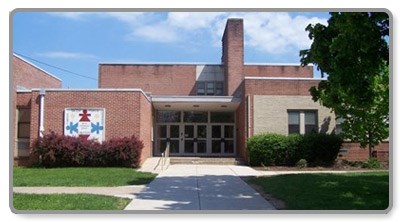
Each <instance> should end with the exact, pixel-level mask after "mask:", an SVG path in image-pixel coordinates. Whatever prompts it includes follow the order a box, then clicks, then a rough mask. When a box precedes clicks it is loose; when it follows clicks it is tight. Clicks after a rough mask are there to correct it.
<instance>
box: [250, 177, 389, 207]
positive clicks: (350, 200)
mask: <svg viewBox="0 0 400 222" xmlns="http://www.w3.org/2000/svg"><path fill="white" fill-rule="evenodd" d="M249 183H253V184H256V185H258V186H259V187H261V188H262V189H263V191H264V192H265V193H268V194H271V195H272V196H273V197H275V198H278V199H280V200H282V201H283V202H284V203H285V205H286V208H285V209H288V210H385V209H386V208H388V205H389V173H388V172H368V173H346V174H297V175H296V174H291V175H279V176H271V177H259V178H253V179H251V180H250V181H249Z"/></svg>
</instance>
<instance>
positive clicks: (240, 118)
mask: <svg viewBox="0 0 400 222" xmlns="http://www.w3.org/2000/svg"><path fill="white" fill-rule="evenodd" d="M246 112H247V111H246V100H245V99H244V98H243V99H242V102H241V103H240V105H239V107H238V108H237V110H236V154H237V156H238V157H239V158H241V159H243V160H244V161H245V162H246V163H247V150H246V140H247V129H246V121H247V120H246Z"/></svg>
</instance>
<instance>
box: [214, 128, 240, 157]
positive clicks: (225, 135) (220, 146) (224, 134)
mask: <svg viewBox="0 0 400 222" xmlns="http://www.w3.org/2000/svg"><path fill="white" fill-rule="evenodd" d="M234 128H235V127H234V125H232V124H219V125H212V126H211V153H212V154H214V155H232V154H233V153H234V152H235V149H234V147H235V144H234V142H235V141H234V138H235V136H234V133H235V131H234Z"/></svg>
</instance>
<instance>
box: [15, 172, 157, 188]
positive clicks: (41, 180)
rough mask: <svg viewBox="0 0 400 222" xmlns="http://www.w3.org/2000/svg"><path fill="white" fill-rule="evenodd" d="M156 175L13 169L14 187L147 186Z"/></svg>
mask: <svg viewBox="0 0 400 222" xmlns="http://www.w3.org/2000/svg"><path fill="white" fill-rule="evenodd" d="M155 176H156V175H155V174H151V173H144V172H138V171H136V170H134V169H131V168H89V167H87V168H86V167H82V168H79V167H77V168H51V169H45V168H23V167H15V168H14V175H13V180H14V181H13V184H14V186H16V187H17V186H70V187H73V186H83V187H107V186H127V185H138V184H147V183H149V182H150V181H151V180H153V179H154V177H155Z"/></svg>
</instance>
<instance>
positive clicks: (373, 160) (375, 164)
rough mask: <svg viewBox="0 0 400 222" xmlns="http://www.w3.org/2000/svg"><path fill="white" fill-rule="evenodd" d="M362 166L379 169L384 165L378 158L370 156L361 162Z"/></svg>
mask: <svg viewBox="0 0 400 222" xmlns="http://www.w3.org/2000/svg"><path fill="white" fill-rule="evenodd" d="M361 167H362V168H368V169H378V168H381V167H382V164H381V162H379V161H378V159H376V158H370V159H369V160H368V161H366V162H363V163H362V164H361Z"/></svg>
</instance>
